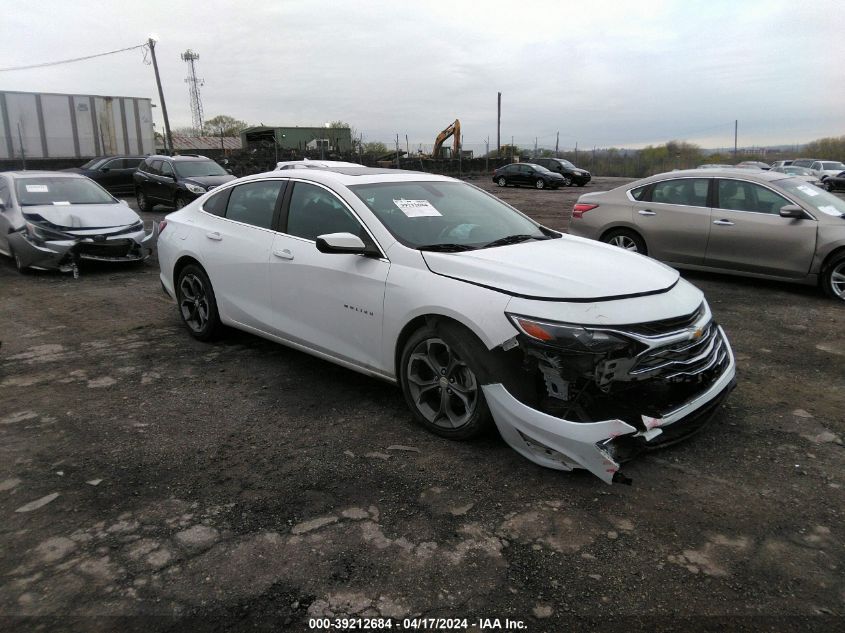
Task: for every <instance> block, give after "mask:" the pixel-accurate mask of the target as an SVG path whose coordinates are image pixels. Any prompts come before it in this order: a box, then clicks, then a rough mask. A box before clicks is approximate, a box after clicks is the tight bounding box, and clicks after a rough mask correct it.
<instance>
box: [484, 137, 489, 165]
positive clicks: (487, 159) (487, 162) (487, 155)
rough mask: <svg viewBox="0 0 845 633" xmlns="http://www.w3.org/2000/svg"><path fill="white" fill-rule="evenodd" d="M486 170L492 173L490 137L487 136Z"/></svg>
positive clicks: (485, 145)
mask: <svg viewBox="0 0 845 633" xmlns="http://www.w3.org/2000/svg"><path fill="white" fill-rule="evenodd" d="M484 147H485V152H484V171H485V172H487V173H488V174H489V173H490V137H489V136H488V137H487V142H486V143H485V144H484Z"/></svg>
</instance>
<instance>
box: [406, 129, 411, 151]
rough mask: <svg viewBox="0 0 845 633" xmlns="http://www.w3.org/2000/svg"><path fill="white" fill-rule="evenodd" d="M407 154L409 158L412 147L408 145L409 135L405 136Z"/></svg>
mask: <svg viewBox="0 0 845 633" xmlns="http://www.w3.org/2000/svg"><path fill="white" fill-rule="evenodd" d="M405 152H406V153H407V154H408V156H410V155H411V146H410V144H409V143H408V135H407V134H406V135H405Z"/></svg>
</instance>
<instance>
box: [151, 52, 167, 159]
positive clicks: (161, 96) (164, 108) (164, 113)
mask: <svg viewBox="0 0 845 633" xmlns="http://www.w3.org/2000/svg"><path fill="white" fill-rule="evenodd" d="M147 46H149V47H150V57H152V58H153V70H154V71H155V75H156V85H157V86H158V100H159V101H160V102H161V114H162V116H163V117H164V150H165V152H166V153H168V154H172V153H173V136H172V135H171V134H170V119H169V118H167V105H165V103H164V91H163V90H162V89H161V77H160V76H159V74H158V62H157V61H156V41H155V40H154V39H153V38H152V37H151V38H150V39H148V40H147Z"/></svg>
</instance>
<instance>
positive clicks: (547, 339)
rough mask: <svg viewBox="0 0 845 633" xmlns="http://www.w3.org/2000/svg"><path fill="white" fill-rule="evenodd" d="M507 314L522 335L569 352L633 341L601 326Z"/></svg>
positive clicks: (623, 345) (610, 349)
mask: <svg viewBox="0 0 845 633" xmlns="http://www.w3.org/2000/svg"><path fill="white" fill-rule="evenodd" d="M507 316H508V318H509V319H510V320H511V322H512V323H513V324H514V325H515V326H516V327H517V329H518V330H519V331H520V332H522V333H523V334H525V336H527V337H529V338H531V339H533V340H535V341H539V342H540V343H544V344H545V345H550V346H552V347H556V348H558V349H563V350H567V351H571V352H581V353H589V354H603V353H605V352H613V351H617V350H623V349H626V348H628V347H631V346H635V345H636V343H635V342H634V341H633V340H631V339H629V338H626V337H624V336H621V335H619V334H613V333H610V332H605V331H603V330H593V329H590V328H585V327H582V326H580V325H572V324H568V323H549V322H548V321H537V320H535V319H529V318H527V317H524V316H519V315H516V314H508V315H507Z"/></svg>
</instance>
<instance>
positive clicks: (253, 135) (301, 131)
mask: <svg viewBox="0 0 845 633" xmlns="http://www.w3.org/2000/svg"><path fill="white" fill-rule="evenodd" d="M274 141H275V143H276V146H277V147H278V149H292V150H300V151H304V150H306V149H319V148H320V146H323V147H324V148H325V149H327V150H328V151H331V152H338V153H343V152H349V151H350V150H351V149H352V131H351V130H350V129H349V128H348V127H269V126H263V125H262V126H256V127H248V128H246V129H245V130H244V131H243V132H241V145H242V146H243V147H249V146H250V145H261V144H264V145H269V146H272V145H273V142H274Z"/></svg>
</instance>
